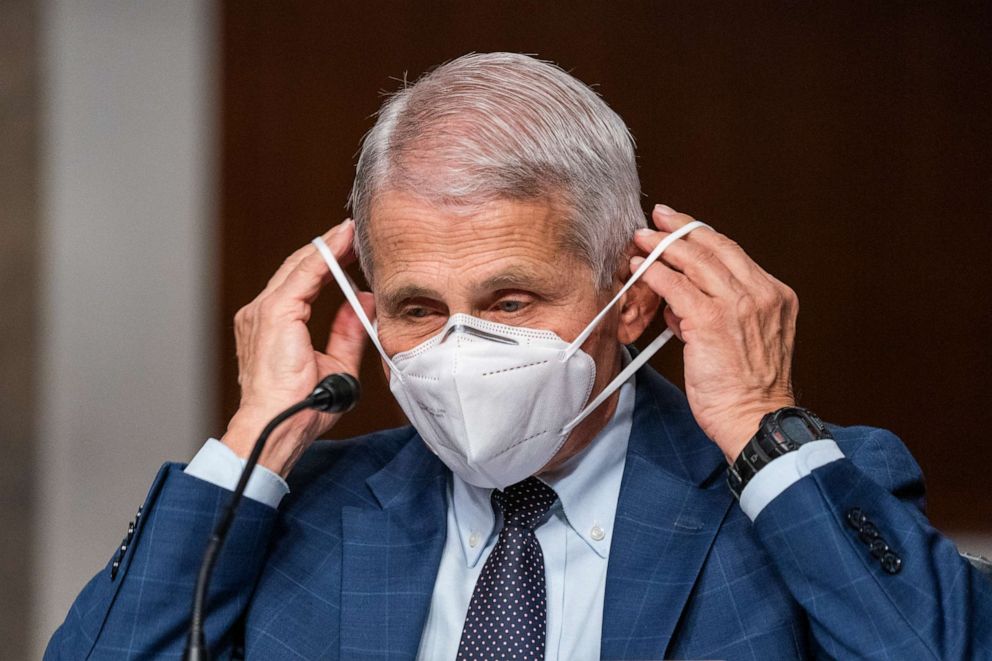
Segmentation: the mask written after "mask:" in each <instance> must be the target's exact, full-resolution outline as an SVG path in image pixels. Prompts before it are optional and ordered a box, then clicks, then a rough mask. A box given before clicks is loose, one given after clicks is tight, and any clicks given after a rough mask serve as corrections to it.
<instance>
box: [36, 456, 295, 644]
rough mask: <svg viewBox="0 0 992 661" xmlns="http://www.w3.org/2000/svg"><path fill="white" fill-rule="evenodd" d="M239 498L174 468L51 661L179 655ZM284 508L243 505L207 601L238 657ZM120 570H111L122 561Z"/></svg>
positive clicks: (75, 609) (76, 607)
mask: <svg viewBox="0 0 992 661" xmlns="http://www.w3.org/2000/svg"><path fill="white" fill-rule="evenodd" d="M230 495H231V492H230V491H227V490H226V489H222V488H220V487H218V486H215V485H213V484H210V483H209V482H206V481H204V480H200V479H198V478H195V477H192V476H190V475H187V474H185V473H183V466H181V465H179V464H166V465H165V466H163V467H162V469H161V470H160V471H159V473H158V475H157V476H156V478H155V481H154V483H153V484H152V487H151V489H150V490H149V492H148V496H147V498H146V499H145V502H144V505H143V506H142V509H141V510H140V516H139V517H138V519H137V521H136V525H135V528H134V531H133V534H132V535H131V539H130V540H129V541H127V539H126V538H125V541H126V544H125V546H126V547H127V548H126V550H125V551H124V552H123V553H120V552H119V550H118V551H115V553H114V555H113V557H112V558H111V560H110V562H109V563H108V564H107V566H106V567H105V568H104V569H103V570H102V571H100V573H98V574H97V575H96V576H94V577H93V579H92V580H90V582H89V583H88V584H87V585H86V587H85V588H83V591H82V592H81V593H80V594H79V596H78V597H77V598H76V601H75V602H74V603H73V604H72V607H71V608H70V610H69V613H68V615H67V616H66V619H65V622H63V624H62V626H60V627H59V628H58V630H57V631H56V632H55V634H54V635H53V636H52V639H51V640H50V641H49V643H48V648H47V650H46V651H45V659H46V661H47V660H49V659H84V658H86V659H122V658H133V657H142V658H151V657H156V658H157V657H161V656H173V657H176V656H179V655H181V654H182V651H183V648H184V646H185V643H186V631H187V627H188V624H189V611H190V606H191V605H192V600H193V588H194V585H195V583H196V576H197V572H198V570H199V567H200V561H201V559H202V557H203V552H204V550H205V548H206V543H207V539H208V538H209V536H210V533H211V532H212V530H213V527H214V524H215V522H216V519H217V518H218V516H219V513H220V511H221V510H222V508H223V506H224V505H225V504H226V503H227V500H228V499H229V498H230ZM276 517H277V512H276V510H274V509H272V508H271V507H268V506H266V505H263V504H261V503H258V502H255V501H252V500H249V499H242V501H241V504H240V506H239V508H238V513H237V517H236V518H235V521H234V524H233V525H232V527H231V530H230V533H229V535H228V537H227V540H226V542H225V544H224V547H223V548H222V549H221V553H220V555H219V556H218V559H217V564H216V566H215V568H214V573H213V579H212V581H211V588H210V592H209V594H208V611H207V612H208V616H207V620H206V623H205V629H206V635H207V641H208V644H209V645H210V648H211V651H212V652H213V654H214V655H215V658H216V657H218V656H219V657H221V658H223V657H225V656H227V655H228V654H229V652H230V649H231V647H232V645H233V644H234V643H235V642H236V641H233V639H232V638H233V637H232V635H231V631H232V629H233V628H234V626H235V624H236V623H237V622H238V620H239V618H240V616H241V614H242V612H243V610H244V607H245V605H246V603H247V601H248V598H249V596H250V594H251V591H252V589H253V588H254V585H255V582H256V580H257V577H258V574H259V572H260V571H261V567H262V564H263V563H264V560H265V555H266V550H267V547H268V542H269V537H270V532H271V530H272V526H273V524H274V522H275V520H276ZM118 557H119V560H120V562H119V567H118V568H117V570H116V571H112V569H113V563H114V560H115V559H118Z"/></svg>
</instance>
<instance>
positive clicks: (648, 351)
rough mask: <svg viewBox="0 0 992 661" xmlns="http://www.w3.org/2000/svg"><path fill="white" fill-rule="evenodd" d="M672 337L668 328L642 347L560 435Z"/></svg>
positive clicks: (582, 418)
mask: <svg viewBox="0 0 992 661" xmlns="http://www.w3.org/2000/svg"><path fill="white" fill-rule="evenodd" d="M673 335H674V333H673V332H672V329H670V328H669V329H666V330H665V332H663V333H662V334H661V335H659V336H658V337H656V338H654V340H653V341H652V342H651V344H649V345H648V346H646V347H644V350H643V351H641V352H640V353H638V354H637V355H636V356H634V358H633V360H631V361H630V363H628V364H627V366H626V367H624V368H623V369H622V370H620V373H619V374H617V375H616V377H614V379H613V380H612V381H610V383H609V385H607V386H606V387H605V388H603V391H602V392H600V393H599V394H598V395H596V396H595V397H594V398H593V400H592V401H591V402H589V404H587V405H586V407H585V408H584V409H582V410H581V411H580V412H579V414H578V415H577V416H575V418H574V419H573V420H572V421H571V422H570V423H568V424H567V425H565V426H564V427H563V428H562V433H563V434H569V433H571V431H572V430H573V429H575V428H576V427H577V426H578V424H579V423H580V422H582V421H583V420H585V419H586V417H587V416H588V415H589V414H590V413H592V412H593V411H595V410H596V407H597V406H599V405H600V404H602V403H603V402H605V401H606V400H607V399H609V398H610V395H612V394H613V393H614V392H615V391H616V390H618V389H619V388H620V386H622V385H623V384H624V383H626V382H627V379H629V378H630V376H631V374H633V373H634V372H636V371H637V370H639V369H641V366H642V365H644V363H646V362H648V360H650V358H651V356H653V355H655V354H656V353H658V350H659V349H661V348H662V347H663V346H665V343H666V342H668V341H669V340H670V339H672V336H673Z"/></svg>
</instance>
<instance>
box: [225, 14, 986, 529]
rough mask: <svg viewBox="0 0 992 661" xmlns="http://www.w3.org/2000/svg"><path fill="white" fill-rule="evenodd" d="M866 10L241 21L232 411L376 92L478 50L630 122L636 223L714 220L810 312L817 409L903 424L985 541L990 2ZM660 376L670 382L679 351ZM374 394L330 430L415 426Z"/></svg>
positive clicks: (962, 523)
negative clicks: (256, 299) (514, 57)
mask: <svg viewBox="0 0 992 661" xmlns="http://www.w3.org/2000/svg"><path fill="white" fill-rule="evenodd" d="M872 4H874V5H875V6H868V5H867V4H862V3H853V2H850V3H844V2H840V3H829V4H824V3H787V2H777V3H772V2H766V3H734V2H708V3H647V2H626V3H608V2H602V3H592V2H570V3H551V2H518V3H506V2H491V1H487V2H433V3H399V2H362V3H343V2H339V3H333V2H332V3H327V2H321V1H312V2H279V3H276V2H264V3H263V2H240V1H239V2H232V1H229V2H226V3H225V4H224V8H223V12H222V30H223V80H224V88H223V126H224V148H223V210H222V246H223V248H222V250H223V267H222V280H221V285H220V286H221V300H222V302H223V304H222V306H221V310H220V311H219V316H218V328H219V332H220V334H221V338H222V343H223V344H222V346H223V348H224V357H225V358H224V360H225V362H224V366H223V382H222V384H221V387H222V389H223V407H224V410H223V412H222V413H223V415H224V416H225V418H226V417H227V416H229V415H230V414H231V413H232V412H233V410H234V409H235V407H236V404H237V385H236V380H235V379H236V374H235V370H236V366H235V359H234V345H233V337H232V335H231V322H230V319H231V317H232V315H233V314H234V311H235V310H236V309H237V308H238V307H240V306H241V305H243V304H244V303H245V302H247V301H248V300H250V299H251V298H252V297H253V296H254V295H255V293H256V292H257V291H258V290H260V289H261V287H262V286H263V285H264V283H265V280H266V279H267V277H268V275H269V274H270V273H271V272H272V271H273V270H274V269H275V268H276V267H277V266H278V264H279V263H280V261H281V260H282V259H283V258H284V257H285V256H286V255H288V254H289V253H290V252H291V251H292V250H294V249H295V248H296V247H298V246H300V245H303V244H304V243H305V242H306V241H307V240H308V239H309V238H310V237H312V236H313V235H315V234H317V233H319V232H322V231H324V230H325V229H326V228H327V227H328V226H330V225H331V224H334V223H336V222H338V221H339V220H341V219H343V218H344V217H345V215H346V212H345V209H344V204H345V201H346V198H347V192H348V189H349V186H350V183H351V178H352V175H353V171H354V170H353V168H354V155H355V152H356V150H357V147H358V143H359V140H360V138H361V136H362V135H363V133H364V132H365V131H366V130H368V128H369V127H370V126H371V123H372V120H371V119H370V115H371V114H372V113H374V112H375V110H376V109H377V107H378V105H379V102H380V92H381V91H382V90H393V89H395V88H396V86H397V83H396V78H402V77H403V76H405V75H408V76H409V77H411V78H412V77H415V76H416V75H418V74H419V73H421V72H423V71H424V70H425V69H426V68H428V67H430V66H432V65H435V64H437V63H440V62H443V61H445V60H447V59H451V58H453V57H457V56H458V55H460V54H463V53H466V52H469V51H491V50H512V51H520V52H527V53H536V54H538V55H540V56H542V57H545V58H548V59H553V60H555V61H558V62H560V63H561V64H562V65H563V66H565V67H566V68H568V69H570V70H572V71H573V73H574V74H575V75H576V76H578V77H579V78H581V79H582V80H584V81H586V82H589V83H595V84H596V85H597V89H598V90H599V91H600V92H601V93H602V94H603V95H604V96H605V98H606V99H607V101H608V102H609V103H610V104H611V105H612V106H613V107H614V108H616V109H617V111H618V112H619V113H620V114H621V115H622V116H623V117H624V118H625V119H626V120H627V122H628V123H629V125H630V127H631V129H632V131H633V133H634V135H635V137H636V138H637V141H638V146H639V159H640V168H641V178H642V182H643V188H644V191H645V197H644V203H645V207H646V208H647V207H649V205H650V204H652V203H654V202H665V203H667V204H669V205H671V206H673V207H675V208H677V209H679V210H685V211H687V212H689V213H692V214H694V215H696V216H697V217H700V218H703V219H705V220H707V221H709V222H710V223H712V224H714V225H715V226H717V227H718V228H720V229H721V230H723V231H725V232H726V233H728V234H730V235H731V236H733V237H735V238H737V239H738V240H739V241H740V242H741V243H742V244H743V245H744V246H745V248H747V249H748V250H749V251H750V252H751V253H752V255H753V256H754V257H755V258H756V259H757V260H758V261H759V263H761V264H763V265H764V266H765V267H766V268H768V269H769V270H770V271H771V272H773V273H775V274H776V275H778V276H779V277H780V278H781V279H783V280H784V281H786V282H788V283H790V284H791V285H792V286H793V287H795V289H796V290H797V291H798V292H799V295H800V299H801V302H802V312H801V314H800V336H799V337H800V340H799V346H798V349H797V357H796V364H797V365H796V383H797V387H798V389H799V391H800V393H801V399H802V403H804V404H805V405H807V406H809V407H810V408H813V409H814V410H816V411H818V412H821V413H822V414H823V415H824V416H825V417H826V418H828V419H830V420H832V421H835V422H838V423H842V424H854V423H864V424H871V425H878V426H883V427H888V428H891V429H893V430H894V431H896V432H897V433H898V434H900V435H901V436H902V437H903V438H904V439H905V441H906V443H907V444H908V445H909V447H910V448H911V449H912V451H913V452H914V454H915V456H916V457H917V459H918V460H919V461H920V463H921V464H922V465H923V467H924V469H925V472H926V474H927V476H928V482H929V488H930V512H931V515H932V517H933V519H934V520H935V521H936V522H937V523H938V524H939V525H941V526H945V527H953V528H956V529H964V528H967V529H973V530H982V529H985V530H988V529H990V528H992V506H990V505H989V497H988V494H987V488H986V485H987V484H988V482H989V480H988V477H987V474H988V470H989V468H990V466H992V443H989V441H988V439H987V436H986V434H987V430H988V429H989V428H990V427H992V398H990V395H989V387H988V382H987V379H988V375H989V374H990V373H992V352H990V350H989V337H990V336H992V314H990V311H989V294H988V292H989V288H990V287H992V277H990V273H989V263H990V260H989V257H988V256H989V253H990V249H992V232H990V230H989V226H988V223H989V211H990V201H992V197H990V192H989V191H990V187H992V181H990V173H992V167H990V165H992V162H990V161H992V150H990V146H992V144H990V136H992V101H990V100H992V95H990V89H992V88H990V82H992V80H990V79H992V57H990V56H992V52H990V50H992V49H990V44H992V41H990V39H989V35H990V34H992V5H990V4H988V3H972V4H957V3H927V4H923V3H901V5H902V6H901V8H897V7H896V4H897V3H872ZM340 300H341V297H340V295H339V294H337V293H336V292H333V291H328V294H327V295H326V296H325V297H324V298H323V299H322V300H321V301H320V305H319V308H318V310H317V314H316V315H315V317H314V324H313V325H314V328H315V329H316V330H315V336H316V337H318V338H319V341H321V342H322V341H323V340H324V337H325V336H326V328H327V324H328V323H329V318H330V313H331V310H332V308H333V307H334V306H336V305H337V304H338V303H339V302H340ZM655 363H656V365H657V366H658V367H659V368H660V369H662V371H663V372H664V373H665V374H666V375H668V376H669V378H671V379H673V380H674V381H676V382H680V381H681V377H680V356H679V351H678V349H677V348H676V347H674V346H673V347H669V348H666V349H665V350H664V351H663V355H661V356H659V357H658V358H657V359H656V360H655ZM364 376H365V377H366V387H367V394H366V396H365V399H364V401H363V402H362V404H361V405H360V407H359V409H358V410H357V411H356V412H355V413H353V414H351V415H350V416H349V417H348V418H346V421H345V422H344V423H343V424H342V425H341V427H340V428H339V429H338V430H337V432H336V433H339V434H342V435H345V434H353V433H356V432H359V431H365V430H371V429H375V428H379V427H382V426H383V425H387V424H399V423H400V422H401V415H400V414H399V412H398V411H397V409H396V407H395V405H394V404H393V403H392V401H391V399H390V397H389V396H388V389H387V388H386V386H385V384H384V383H383V379H382V377H381V375H380V374H379V373H378V370H377V368H376V365H375V361H374V360H369V361H368V362H367V365H366V370H365V373H364Z"/></svg>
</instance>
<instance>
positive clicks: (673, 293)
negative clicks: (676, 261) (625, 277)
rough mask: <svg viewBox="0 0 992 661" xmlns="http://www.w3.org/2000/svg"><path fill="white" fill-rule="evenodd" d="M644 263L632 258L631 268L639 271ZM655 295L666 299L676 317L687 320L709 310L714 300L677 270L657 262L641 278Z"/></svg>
mask: <svg viewBox="0 0 992 661" xmlns="http://www.w3.org/2000/svg"><path fill="white" fill-rule="evenodd" d="M643 262H644V258H643V257H632V258H631V260H630V268H631V269H632V270H634V269H637V268H638V267H639V266H640V265H641V264H642V263H643ZM641 280H643V281H644V282H645V284H647V285H648V286H649V287H650V288H651V290H652V291H654V293H656V294H658V295H659V296H661V297H662V298H663V299H665V302H666V303H667V304H668V306H669V307H671V308H672V310H673V311H674V312H675V314H676V315H678V316H679V317H681V318H682V319H685V318H687V317H689V316H691V315H692V314H693V313H694V312H695V311H697V310H703V309H708V308H709V307H710V306H711V305H713V303H712V299H711V298H710V297H709V296H707V295H706V294H704V293H703V292H702V291H701V290H700V289H699V288H698V287H697V286H696V285H694V284H693V283H692V281H691V280H689V278H687V277H686V276H685V275H683V274H681V273H679V272H678V271H676V270H675V269H673V268H671V267H669V266H667V265H665V264H660V263H658V262H655V263H654V264H652V265H651V266H649V267H648V270H647V271H645V272H644V275H642V276H641Z"/></svg>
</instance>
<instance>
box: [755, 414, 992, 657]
mask: <svg viewBox="0 0 992 661" xmlns="http://www.w3.org/2000/svg"><path fill="white" fill-rule="evenodd" d="M923 493H924V490H923V476H922V474H921V472H920V468H919V466H918V465H917V464H916V462H915V461H914V460H913V458H912V456H911V455H910V454H909V451H908V450H907V449H906V447H905V446H904V445H903V444H902V442H901V441H900V440H899V439H898V438H896V437H895V436H894V435H893V434H891V433H889V432H887V431H884V430H881V429H875V430H871V431H870V432H869V436H868V438H867V440H865V441H864V442H862V443H860V444H858V445H857V446H856V447H855V448H853V449H852V450H851V452H850V454H849V455H848V456H847V457H845V458H843V459H839V460H837V461H833V462H831V463H829V464H826V465H824V466H822V467H820V468H817V469H815V470H813V471H812V473H810V474H809V475H808V476H807V477H804V478H802V479H801V480H799V481H798V482H796V483H795V484H793V485H792V486H791V487H789V488H788V489H787V490H786V491H784V492H783V493H782V494H781V495H779V496H778V497H777V498H775V499H774V500H773V501H772V502H771V503H769V504H768V506H767V507H765V509H764V510H763V511H762V512H761V514H759V515H758V517H757V519H756V520H755V531H756V533H757V535H758V537H759V539H760V540H761V543H762V545H763V546H764V547H765V548H766V550H767V551H768V553H769V554H770V555H771V557H772V558H773V561H774V562H775V564H776V567H777V569H778V571H779V573H780V574H781V576H782V578H783V580H784V581H785V583H786V584H787V586H788V588H789V590H790V592H791V593H792V594H793V596H794V597H795V598H796V599H797V601H798V602H799V603H800V604H801V605H802V606H803V608H804V609H805V610H806V612H807V614H808V616H809V621H810V626H811V630H812V633H813V636H814V639H815V641H816V643H817V644H818V645H819V646H820V647H821V648H822V649H823V651H824V652H825V653H826V654H827V655H829V656H830V657H832V658H855V657H857V658H882V659H941V660H950V659H977V658H992V581H989V579H988V578H987V577H985V576H983V575H981V574H980V573H979V571H978V570H976V569H975V568H973V567H972V566H971V565H970V564H969V563H968V562H967V561H966V560H964V559H963V558H961V557H960V555H959V554H958V551H957V549H956V548H955V546H954V544H953V543H952V542H951V541H950V540H948V539H947V538H946V537H944V536H942V535H941V534H940V533H939V532H938V531H937V530H935V529H934V528H933V527H932V526H931V525H930V523H929V522H928V521H927V518H926V516H925V515H924V513H923V505H924V499H923Z"/></svg>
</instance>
